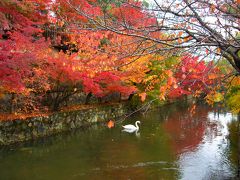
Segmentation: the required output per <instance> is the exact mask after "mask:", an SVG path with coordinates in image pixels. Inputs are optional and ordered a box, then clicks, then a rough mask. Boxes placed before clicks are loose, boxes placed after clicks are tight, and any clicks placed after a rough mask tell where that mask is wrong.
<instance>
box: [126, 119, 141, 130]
mask: <svg viewBox="0 0 240 180" xmlns="http://www.w3.org/2000/svg"><path fill="white" fill-rule="evenodd" d="M138 123H139V124H140V121H136V122H135V126H134V125H132V124H128V125H125V126H122V127H123V128H124V130H126V131H132V132H134V131H137V130H139V126H138Z"/></svg>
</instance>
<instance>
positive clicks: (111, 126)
mask: <svg viewBox="0 0 240 180" xmlns="http://www.w3.org/2000/svg"><path fill="white" fill-rule="evenodd" d="M107 127H108V128H113V127H114V121H112V120H109V121H108V123H107Z"/></svg>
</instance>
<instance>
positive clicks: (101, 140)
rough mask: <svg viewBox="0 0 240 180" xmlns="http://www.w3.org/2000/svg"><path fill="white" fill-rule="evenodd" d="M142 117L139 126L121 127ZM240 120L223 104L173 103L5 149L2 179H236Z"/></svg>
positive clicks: (2, 151) (1, 151) (1, 159)
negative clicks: (109, 125)
mask: <svg viewBox="0 0 240 180" xmlns="http://www.w3.org/2000/svg"><path fill="white" fill-rule="evenodd" d="M136 120H140V121H141V125H140V130H139V131H138V132H134V133H132V134H130V133H127V132H123V131H122V127H121V126H122V125H124V124H128V123H131V124H133V123H134V122H135V121H136ZM236 138H237V118H236V117H235V116H233V115H232V114H231V113H229V112H228V111H226V110H224V108H222V107H218V108H211V107H208V106H207V105H197V106H196V107H195V105H186V104H184V103H182V104H172V105H167V106H164V107H162V108H160V109H156V110H152V111H149V112H147V113H145V114H135V115H134V116H131V117H129V118H128V119H127V120H125V121H123V122H119V123H118V124H117V125H116V127H114V128H112V129H109V128H107V127H106V125H105V124H104V125H103V124H98V125H94V126H91V127H90V128H88V129H84V130H83V129H79V130H76V131H74V132H71V133H65V134H61V135H57V136H54V137H48V138H44V139H40V140H38V141H34V142H28V143H25V144H22V145H18V146H14V147H2V148H1V149H0V179H3V180H10V179H13V180H18V179H19V180H21V179H22V180H28V179H29V180H33V179H34V180H35V179H36V180H38V179H39V180H45V179H46V180H48V179H49V180H53V179H57V180H65V179H66V180H72V179H73V180H75V179H76V180H77V179H170V180H171V179H187V180H188V179H189V180H191V179H194V180H197V179H237V178H236V176H237V165H238V159H237V142H236V141H237V140H236Z"/></svg>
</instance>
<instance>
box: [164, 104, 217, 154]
mask: <svg viewBox="0 0 240 180" xmlns="http://www.w3.org/2000/svg"><path fill="white" fill-rule="evenodd" d="M211 110H212V109H211V108H210V107H207V106H206V105H197V106H195V105H194V104H192V105H189V107H188V108H181V107H176V109H175V110H174V111H172V110H171V113H168V112H167V113H166V114H168V115H167V116H166V121H165V123H164V128H165V130H166V132H167V133H168V134H169V136H170V138H171V144H172V147H173V149H174V151H175V152H176V153H181V152H183V151H185V150H188V151H189V150H190V151H193V150H195V149H196V148H197V147H198V145H199V143H200V142H201V141H202V140H203V137H204V133H205V132H206V131H207V132H208V133H210V134H216V132H217V128H218V126H217V124H216V123H217V122H211V124H208V123H209V122H208V112H209V111H211Z"/></svg>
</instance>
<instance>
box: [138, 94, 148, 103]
mask: <svg viewBox="0 0 240 180" xmlns="http://www.w3.org/2000/svg"><path fill="white" fill-rule="evenodd" d="M139 96H140V97H141V101H142V102H143V101H145V99H146V96H147V94H146V93H145V92H144V93H141V94H139Z"/></svg>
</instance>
